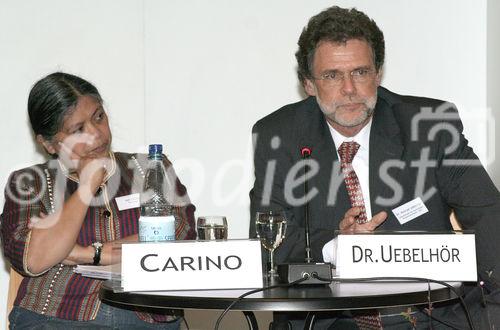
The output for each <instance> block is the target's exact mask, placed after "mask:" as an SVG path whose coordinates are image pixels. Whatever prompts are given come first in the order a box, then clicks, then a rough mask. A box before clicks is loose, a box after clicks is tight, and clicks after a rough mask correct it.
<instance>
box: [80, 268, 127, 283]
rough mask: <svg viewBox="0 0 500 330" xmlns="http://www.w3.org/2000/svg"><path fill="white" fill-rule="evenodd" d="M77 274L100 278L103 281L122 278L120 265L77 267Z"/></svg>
mask: <svg viewBox="0 0 500 330" xmlns="http://www.w3.org/2000/svg"><path fill="white" fill-rule="evenodd" d="M74 271H75V273H78V274H81V275H82V276H85V277H93V278H99V279H102V280H119V279H120V278H121V267H120V265H108V266H92V265H78V266H76V267H75V270H74Z"/></svg>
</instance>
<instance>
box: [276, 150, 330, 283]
mask: <svg viewBox="0 0 500 330" xmlns="http://www.w3.org/2000/svg"><path fill="white" fill-rule="evenodd" d="M311 154H312V150H311V148H310V147H307V146H304V147H301V148H300V155H301V156H302V160H306V159H309V158H310V157H311ZM308 185H309V179H308V177H307V167H304V198H305V197H306V196H307V193H308V192H309V187H308ZM309 227H310V225H309V202H306V203H305V205H304V235H305V263H287V264H280V265H278V276H279V278H280V280H281V281H282V282H285V283H292V282H295V281H297V280H299V279H301V278H307V280H305V281H303V282H300V283H299V284H328V283H331V281H332V271H331V269H332V265H331V264H330V263H315V262H313V258H312V257H311V239H310V228H309ZM327 279H328V281H327Z"/></svg>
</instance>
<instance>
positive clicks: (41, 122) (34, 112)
mask: <svg viewBox="0 0 500 330" xmlns="http://www.w3.org/2000/svg"><path fill="white" fill-rule="evenodd" d="M84 95H89V96H92V97H93V98H95V99H96V100H97V101H98V102H100V103H102V98H101V95H100V94H99V91H98V90H97V88H96V87H95V86H94V85H92V84H91V83H89V82H88V81H86V80H84V79H82V78H80V77H77V76H74V75H71V74H68V73H63V72H55V73H52V74H50V75H48V76H46V77H44V78H42V79H40V80H39V81H38V82H36V83H35V85H34V86H33V88H32V89H31V91H30V95H29V98H28V114H29V118H30V122H31V127H32V129H33V132H34V133H35V136H36V135H39V134H40V135H41V136H43V138H44V139H46V140H48V141H50V140H52V138H53V137H54V135H56V133H57V132H58V131H59V130H60V128H61V127H62V122H63V119H64V116H65V115H67V114H68V113H69V111H71V110H72V109H74V107H75V106H76V104H77V103H78V98H79V97H80V96H84Z"/></svg>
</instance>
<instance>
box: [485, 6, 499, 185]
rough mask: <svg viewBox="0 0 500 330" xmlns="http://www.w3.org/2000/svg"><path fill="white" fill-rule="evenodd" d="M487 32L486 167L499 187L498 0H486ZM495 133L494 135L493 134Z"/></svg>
mask: <svg viewBox="0 0 500 330" xmlns="http://www.w3.org/2000/svg"><path fill="white" fill-rule="evenodd" d="M487 13H488V14H487V15H488V20H487V24H488V32H487V53H486V58H487V62H486V67H487V69H486V72H487V75H486V78H487V89H486V92H487V98H486V102H487V106H488V112H489V114H490V118H491V120H490V121H491V126H492V127H494V128H495V129H494V133H493V134H490V138H489V139H488V145H489V147H490V148H489V149H490V150H492V152H491V153H490V154H489V158H491V159H492V162H491V163H490V166H489V168H488V170H489V173H490V175H491V177H492V179H493V181H494V182H495V184H496V185H497V187H500V142H497V141H499V139H500V93H499V92H498V89H499V87H500V60H499V59H500V38H498V32H499V31H500V2H498V1H495V0H488V9H487ZM495 133H496V135H495Z"/></svg>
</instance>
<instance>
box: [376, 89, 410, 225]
mask: <svg viewBox="0 0 500 330" xmlns="http://www.w3.org/2000/svg"><path fill="white" fill-rule="evenodd" d="M380 94H382V95H384V94H385V93H384V90H379V95H380ZM392 106H393V104H392V102H390V101H388V100H387V99H385V98H384V97H379V98H378V101H377V106H376V108H375V112H374V117H373V124H372V129H371V132H370V156H369V159H370V160H369V162H370V163H369V171H370V173H369V184H370V201H371V209H372V216H373V215H375V214H377V213H378V212H380V211H382V210H384V207H383V206H381V205H378V204H377V203H376V202H375V201H376V199H377V196H392V194H393V193H394V192H393V191H392V189H391V188H390V187H389V186H388V185H387V183H386V182H384V181H383V180H382V178H381V175H380V169H381V168H382V166H383V165H384V163H385V162H386V161H389V160H400V159H401V156H402V154H403V150H404V148H403V144H402V141H401V136H400V132H399V125H398V124H397V122H396V119H395V118H394V115H393V112H392ZM393 179H395V180H397V181H399V180H398V178H393Z"/></svg>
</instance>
